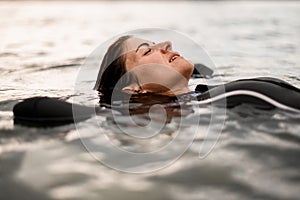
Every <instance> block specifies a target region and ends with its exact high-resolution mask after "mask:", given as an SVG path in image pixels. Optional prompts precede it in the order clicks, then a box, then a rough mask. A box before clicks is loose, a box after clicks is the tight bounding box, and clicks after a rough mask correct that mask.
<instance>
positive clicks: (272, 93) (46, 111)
mask: <svg viewBox="0 0 300 200" xmlns="http://www.w3.org/2000/svg"><path fill="white" fill-rule="evenodd" d="M196 91H198V92H200V93H199V95H198V96H197V99H198V101H199V104H210V103H212V102H218V101H222V100H226V105H227V107H228V108H232V107H235V106H238V105H240V104H250V105H253V106H254V107H255V108H259V109H273V108H281V109H284V110H289V111H294V112H300V90H299V89H298V88H296V87H294V86H292V85H291V84H289V83H287V82H284V81H282V80H279V79H275V78H254V79H242V80H237V81H233V82H230V83H227V84H224V85H219V86H207V85H198V86H197V87H196ZM72 107H74V108H75V109H76V110H77V111H78V113H80V115H79V116H78V115H76V121H80V120H85V119H88V118H89V117H91V116H92V114H94V113H95V108H91V107H86V106H81V105H77V104H71V103H68V102H64V101H61V100H59V99H57V98H48V97H33V98H29V99H25V100H24V101H22V102H20V103H18V104H16V105H15V106H14V108H13V113H14V121H15V123H18V124H25V125H34V126H57V125H63V124H68V123H73V122H74V116H73V108H72Z"/></svg>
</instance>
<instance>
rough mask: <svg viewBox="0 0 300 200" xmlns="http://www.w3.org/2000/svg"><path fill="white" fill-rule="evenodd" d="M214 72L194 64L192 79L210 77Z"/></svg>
mask: <svg viewBox="0 0 300 200" xmlns="http://www.w3.org/2000/svg"><path fill="white" fill-rule="evenodd" d="M213 73H214V71H213V70H212V69H210V68H209V67H206V66H205V65H203V64H201V63H196V64H194V71H193V74H192V77H193V78H208V77H211V76H212V74H213Z"/></svg>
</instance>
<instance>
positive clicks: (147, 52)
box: [144, 48, 151, 56]
mask: <svg viewBox="0 0 300 200" xmlns="http://www.w3.org/2000/svg"><path fill="white" fill-rule="evenodd" d="M150 52H151V49H150V48H149V49H148V50H147V51H146V52H145V53H144V56H145V55H147V54H149V53H150Z"/></svg>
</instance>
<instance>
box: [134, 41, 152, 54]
mask: <svg viewBox="0 0 300 200" xmlns="http://www.w3.org/2000/svg"><path fill="white" fill-rule="evenodd" d="M142 46H147V47H149V46H150V44H148V43H146V42H144V43H142V44H140V45H139V46H138V47H137V48H136V50H135V52H137V51H138V50H139V49H140V48H141V47H142Z"/></svg>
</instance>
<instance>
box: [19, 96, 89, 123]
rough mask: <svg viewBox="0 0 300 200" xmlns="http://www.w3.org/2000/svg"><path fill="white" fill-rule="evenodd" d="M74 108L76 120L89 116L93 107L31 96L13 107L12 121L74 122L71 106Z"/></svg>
mask: <svg viewBox="0 0 300 200" xmlns="http://www.w3.org/2000/svg"><path fill="white" fill-rule="evenodd" d="M74 106H75V108H76V113H80V116H76V121H82V120H85V119H88V118H90V117H91V116H92V115H93V113H94V111H93V108H90V107H86V106H82V105H77V104H71V103H68V102H65V101H61V100H59V99H57V98H49V97H33V98H29V99H25V100H24V101H22V102H20V103H17V104H16V105H15V106H14V108H13V113H14V123H15V124H21V125H28V126H46V127H48V126H59V125H64V124H70V123H74V116H73V107H74Z"/></svg>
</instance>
